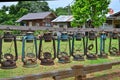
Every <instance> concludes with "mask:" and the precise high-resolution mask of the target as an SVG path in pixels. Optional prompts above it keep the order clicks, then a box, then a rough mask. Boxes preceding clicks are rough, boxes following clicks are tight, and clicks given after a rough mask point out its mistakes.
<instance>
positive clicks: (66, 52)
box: [57, 32, 71, 63]
mask: <svg viewBox="0 0 120 80" xmlns="http://www.w3.org/2000/svg"><path fill="white" fill-rule="evenodd" d="M57 42H58V45H57V58H58V62H59V63H69V62H70V56H71V43H70V38H69V36H68V34H67V32H62V34H61V36H58V40H57Z"/></svg>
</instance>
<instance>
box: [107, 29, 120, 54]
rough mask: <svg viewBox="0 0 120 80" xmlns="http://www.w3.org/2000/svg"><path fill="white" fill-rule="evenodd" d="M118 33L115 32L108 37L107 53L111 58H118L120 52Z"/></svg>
mask: <svg viewBox="0 0 120 80" xmlns="http://www.w3.org/2000/svg"><path fill="white" fill-rule="evenodd" d="M118 34H119V33H118V32H117V31H116V30H115V31H113V32H112V33H111V35H110V42H109V53H110V55H112V56H118V55H120V50H119V47H120V46H119V43H120V42H119V36H118Z"/></svg>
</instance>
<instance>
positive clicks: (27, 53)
mask: <svg viewBox="0 0 120 80" xmlns="http://www.w3.org/2000/svg"><path fill="white" fill-rule="evenodd" d="M22 62H23V66H24V67H35V66H37V40H36V37H35V36H34V35H33V32H30V31H29V32H27V34H26V35H25V36H23V38H22Z"/></svg>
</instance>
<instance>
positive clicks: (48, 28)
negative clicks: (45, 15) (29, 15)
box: [0, 25, 120, 32]
mask: <svg viewBox="0 0 120 80" xmlns="http://www.w3.org/2000/svg"><path fill="white" fill-rule="evenodd" d="M0 30H20V31H29V30H31V31H36V30H49V31H68V32H77V31H83V32H87V31H91V30H93V31H97V32H100V31H102V30H104V31H108V32H111V31H114V30H116V31H117V32H120V28H105V29H103V28H55V27H45V26H39V27H38V26H32V27H30V26H13V25H11V26H10V25H8V26H7V25H0Z"/></svg>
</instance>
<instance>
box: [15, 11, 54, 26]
mask: <svg viewBox="0 0 120 80" xmlns="http://www.w3.org/2000/svg"><path fill="white" fill-rule="evenodd" d="M55 18H56V15H55V14H54V13H52V12H40V13H28V14H27V15H24V16H23V17H21V18H20V19H18V20H17V21H16V22H20V24H21V26H46V27H51V26H52V24H51V21H52V20H53V19H55Z"/></svg>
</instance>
